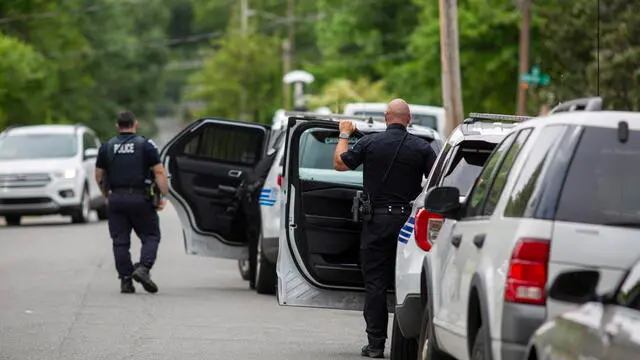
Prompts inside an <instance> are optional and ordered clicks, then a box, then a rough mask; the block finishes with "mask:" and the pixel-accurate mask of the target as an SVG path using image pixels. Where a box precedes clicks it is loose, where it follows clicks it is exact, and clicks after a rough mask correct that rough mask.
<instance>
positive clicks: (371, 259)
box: [360, 214, 407, 348]
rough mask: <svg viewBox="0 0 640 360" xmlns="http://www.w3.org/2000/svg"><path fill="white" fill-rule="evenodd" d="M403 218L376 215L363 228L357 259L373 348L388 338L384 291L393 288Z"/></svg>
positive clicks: (404, 217) (369, 335)
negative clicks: (358, 259)
mask: <svg viewBox="0 0 640 360" xmlns="http://www.w3.org/2000/svg"><path fill="white" fill-rule="evenodd" d="M406 220H407V216H406V215H379V214H375V215H373V220H372V221H371V222H366V221H365V223H364V226H363V229H362V239H361V245H360V262H361V266H362V275H363V278H364V288H365V294H366V299H365V305H364V319H365V321H366V323H367V337H368V340H369V345H371V346H372V347H375V348H383V347H384V343H385V340H386V339H387V325H388V321H389V310H388V305H387V290H389V289H393V284H394V277H395V263H396V246H397V242H398V234H399V233H400V229H401V228H402V226H403V225H404V223H405V221H406ZM394 305H395V304H394Z"/></svg>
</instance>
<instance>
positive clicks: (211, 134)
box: [184, 125, 264, 166]
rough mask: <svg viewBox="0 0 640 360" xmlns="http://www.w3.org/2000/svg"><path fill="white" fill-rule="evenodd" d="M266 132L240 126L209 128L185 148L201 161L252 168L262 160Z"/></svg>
mask: <svg viewBox="0 0 640 360" xmlns="http://www.w3.org/2000/svg"><path fill="white" fill-rule="evenodd" d="M263 140H264V132H262V131H257V130H255V129H251V128H246V127H239V126H221V125H216V126H208V127H205V128H204V129H202V130H201V131H200V132H198V134H197V135H196V136H194V137H193V138H191V139H190V140H189V141H188V142H187V143H186V144H185V146H184V154H185V155H190V156H194V157H198V158H201V159H206V160H211V161H219V162H225V163H231V164H241V165H247V166H252V165H255V164H256V163H257V162H258V161H259V160H260V158H261V155H262V149H263Z"/></svg>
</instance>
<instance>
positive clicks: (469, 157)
mask: <svg viewBox="0 0 640 360" xmlns="http://www.w3.org/2000/svg"><path fill="white" fill-rule="evenodd" d="M524 119H528V118H526V117H519V116H509V115H499V114H476V113H472V114H470V115H469V117H468V118H467V119H465V120H464V123H463V124H461V125H459V126H458V127H457V128H456V129H455V130H454V131H453V132H452V133H451V135H450V136H449V138H448V139H447V141H446V143H445V145H444V148H443V149H442V151H441V152H440V154H439V155H438V158H437V160H436V162H435V165H434V167H433V169H432V170H431V173H430V175H429V179H428V181H427V183H426V184H425V185H424V187H423V190H422V192H421V193H420V195H418V197H417V198H416V200H415V202H414V205H413V209H412V212H411V216H410V217H409V219H408V220H407V222H406V224H405V225H404V227H403V228H402V230H401V231H400V234H399V236H398V247H397V252H396V269H395V290H396V292H395V293H396V304H397V305H396V309H395V317H394V322H393V328H392V335H391V354H392V357H393V358H394V359H411V360H413V359H415V358H416V357H417V353H418V342H417V338H418V336H419V335H420V325H421V323H420V319H421V317H422V312H423V307H424V303H425V301H426V300H425V299H424V298H423V297H422V296H421V293H422V292H421V276H422V275H423V274H422V272H423V271H422V263H423V259H424V257H425V255H427V254H428V253H429V251H430V250H431V246H432V245H433V244H434V242H435V241H436V238H437V236H438V232H439V231H440V229H441V228H443V227H444V228H446V227H447V226H450V221H449V220H446V219H443V218H442V216H440V215H438V214H434V213H430V212H428V211H426V210H425V209H424V208H423V205H424V196H425V194H426V192H427V191H428V190H430V189H431V188H433V187H435V186H452V187H455V188H457V189H458V190H459V191H460V201H461V202H464V199H465V195H466V194H467V192H468V191H469V189H471V186H472V185H473V183H474V182H475V180H476V178H477V177H478V174H479V173H480V170H482V167H483V166H484V164H485V162H486V161H487V158H488V157H489V154H491V152H492V151H493V148H494V147H495V146H496V144H497V143H499V142H500V141H501V140H502V139H503V138H504V137H505V136H506V135H507V134H508V133H509V132H511V130H512V129H513V127H514V126H515V125H516V124H517V122H518V121H521V120H524Z"/></svg>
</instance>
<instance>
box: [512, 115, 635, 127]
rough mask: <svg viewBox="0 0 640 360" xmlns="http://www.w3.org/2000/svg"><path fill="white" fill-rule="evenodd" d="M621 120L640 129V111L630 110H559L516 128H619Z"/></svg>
mask: <svg viewBox="0 0 640 360" xmlns="http://www.w3.org/2000/svg"><path fill="white" fill-rule="evenodd" d="M620 121H627V123H628V124H629V129H631V130H640V112H629V111H573V112H558V113H555V114H550V115H547V116H540V117H537V118H533V119H531V120H528V121H525V122H523V123H521V124H518V126H517V127H516V128H515V129H514V130H519V129H522V128H526V127H532V126H546V125H551V124H568V125H583V126H595V127H607V128H617V127H618V123H619V122H620Z"/></svg>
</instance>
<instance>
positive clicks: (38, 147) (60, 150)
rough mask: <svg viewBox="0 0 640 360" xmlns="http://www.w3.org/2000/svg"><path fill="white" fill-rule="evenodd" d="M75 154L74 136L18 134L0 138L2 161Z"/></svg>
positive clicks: (62, 156) (0, 157)
mask: <svg viewBox="0 0 640 360" xmlns="http://www.w3.org/2000/svg"><path fill="white" fill-rule="evenodd" d="M77 152H78V143H77V137H76V136H75V135H74V134H28V135H26V134H25V135H22V134H20V135H8V136H5V137H3V138H0V159H2V160H18V159H51V158H68V157H73V156H75V155H76V154H77Z"/></svg>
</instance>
